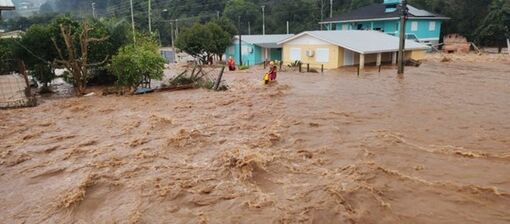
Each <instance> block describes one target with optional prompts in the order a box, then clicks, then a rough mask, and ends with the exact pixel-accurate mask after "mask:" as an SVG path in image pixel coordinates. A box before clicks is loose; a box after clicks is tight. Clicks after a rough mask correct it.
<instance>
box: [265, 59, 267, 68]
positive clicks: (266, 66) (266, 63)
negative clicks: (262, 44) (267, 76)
mask: <svg viewBox="0 0 510 224" xmlns="http://www.w3.org/2000/svg"><path fill="white" fill-rule="evenodd" d="M266 67H267V60H264V69H266Z"/></svg>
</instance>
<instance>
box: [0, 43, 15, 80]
mask: <svg viewBox="0 0 510 224" xmlns="http://www.w3.org/2000/svg"><path fill="white" fill-rule="evenodd" d="M13 41H14V40H10V39H0V75H3V74H5V73H9V72H12V71H14V70H15V62H14V60H13V59H14V55H15V52H14V51H15V50H14V49H15V47H14V43H13Z"/></svg>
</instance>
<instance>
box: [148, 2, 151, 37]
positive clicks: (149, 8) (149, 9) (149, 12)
mask: <svg viewBox="0 0 510 224" xmlns="http://www.w3.org/2000/svg"><path fill="white" fill-rule="evenodd" d="M148 1H149V7H148V9H147V11H148V12H147V14H149V33H152V21H151V0H148Z"/></svg>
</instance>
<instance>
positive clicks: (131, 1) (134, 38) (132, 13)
mask: <svg viewBox="0 0 510 224" xmlns="http://www.w3.org/2000/svg"><path fill="white" fill-rule="evenodd" d="M129 2H130V4H131V27H132V29H133V43H134V44H136V33H135V15H134V12H133V0H130V1H129Z"/></svg>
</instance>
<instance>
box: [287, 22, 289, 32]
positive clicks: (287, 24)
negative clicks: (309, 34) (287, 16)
mask: <svg viewBox="0 0 510 224" xmlns="http://www.w3.org/2000/svg"><path fill="white" fill-rule="evenodd" d="M287 34H289V21H287Z"/></svg>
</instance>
